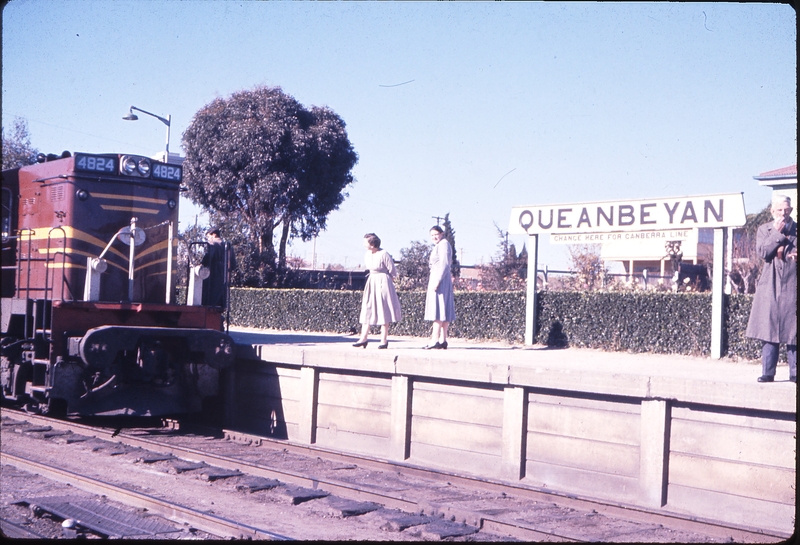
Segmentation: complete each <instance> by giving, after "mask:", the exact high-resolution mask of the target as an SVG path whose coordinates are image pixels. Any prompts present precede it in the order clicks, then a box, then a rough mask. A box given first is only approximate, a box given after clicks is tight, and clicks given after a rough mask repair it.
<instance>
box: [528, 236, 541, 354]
mask: <svg viewBox="0 0 800 545" xmlns="http://www.w3.org/2000/svg"><path fill="white" fill-rule="evenodd" d="M528 248H529V250H528V281H527V283H526V285H525V290H526V298H525V344H526V345H528V346H530V345H532V344H533V343H534V340H535V339H536V324H537V323H538V321H539V316H538V312H537V310H538V308H539V294H538V292H537V291H536V283H537V281H538V274H537V272H536V271H537V270H538V269H539V235H536V234H533V235H528ZM531 279H532V280H531Z"/></svg>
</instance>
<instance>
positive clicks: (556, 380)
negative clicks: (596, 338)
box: [509, 365, 649, 397]
mask: <svg viewBox="0 0 800 545" xmlns="http://www.w3.org/2000/svg"><path fill="white" fill-rule="evenodd" d="M509 383H510V384H513V385H515V386H528V387H532V388H548V389H553V390H564V391H570V392H585V393H592V394H612V395H621V396H631V397H648V387H649V377H647V376H644V375H635V374H622V373H608V372H598V371H589V370H586V369H559V368H558V367H556V368H547V367H539V366H532V365H511V366H509Z"/></svg>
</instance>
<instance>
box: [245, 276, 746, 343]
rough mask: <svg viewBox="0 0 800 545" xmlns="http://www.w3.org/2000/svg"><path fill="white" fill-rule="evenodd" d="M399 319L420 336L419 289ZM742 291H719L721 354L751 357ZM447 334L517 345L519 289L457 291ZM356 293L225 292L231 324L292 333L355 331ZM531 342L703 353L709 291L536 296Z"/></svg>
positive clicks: (405, 300)
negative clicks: (723, 334) (536, 323)
mask: <svg viewBox="0 0 800 545" xmlns="http://www.w3.org/2000/svg"><path fill="white" fill-rule="evenodd" d="M398 297H399V298H400V303H401V305H402V307H403V319H402V320H401V321H400V322H399V323H397V324H394V325H393V326H392V329H391V334H393V335H408V336H415V337H427V336H429V335H430V326H431V325H430V322H426V321H425V320H423V314H424V310H425V293H424V292H422V291H401V292H398ZM751 301H752V296H750V295H732V296H726V302H727V304H726V311H727V312H726V315H725V325H726V341H727V347H728V348H727V355H728V356H730V357H735V358H743V359H756V358H758V357H759V355H760V347H761V344H760V343H759V342H758V341H753V340H751V339H746V338H745V337H744V330H745V328H746V327H747V319H748V316H749V313H750V304H751ZM455 302H456V314H457V316H458V317H457V319H456V321H455V322H454V323H453V324H452V325H451V327H450V335H451V336H453V337H460V338H465V339H474V340H500V341H507V342H510V343H522V342H523V340H524V332H525V293H524V292H521V291H512V292H457V293H456V295H455ZM360 310H361V292H359V291H344V290H342V291H338V290H337V291H334V290H302V289H248V288H236V289H233V290H231V323H232V324H233V325H238V326H246V327H257V328H268V329H278V330H294V331H319V332H329V333H348V332H351V331H354V330H355V331H358V330H360V325H359V323H358V317H359V312H360ZM538 317H539V327H538V333H537V337H536V342H537V343H541V344H546V345H549V346H554V347H558V346H576V347H584V348H597V349H602V350H621V351H629V352H653V353H663V354H687V355H690V354H691V355H708V354H709V350H710V345H711V295H710V294H708V293H666V292H633V293H630V292H621V293H615V292H552V291H543V292H540V294H539V312H538Z"/></svg>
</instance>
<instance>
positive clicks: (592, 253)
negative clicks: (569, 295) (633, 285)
mask: <svg viewBox="0 0 800 545" xmlns="http://www.w3.org/2000/svg"><path fill="white" fill-rule="evenodd" d="M569 260H570V267H569V268H570V270H572V271H575V274H574V275H573V276H572V277H571V278H570V279H569V280H568V281H567V283H568V284H569V287H570V288H571V289H574V290H578V291H588V290H597V289H600V288H602V287H603V286H604V285H605V282H606V280H607V278H608V268H607V267H606V266H605V263H603V260H602V259H601V258H600V245H599V244H572V245H570V247H569Z"/></svg>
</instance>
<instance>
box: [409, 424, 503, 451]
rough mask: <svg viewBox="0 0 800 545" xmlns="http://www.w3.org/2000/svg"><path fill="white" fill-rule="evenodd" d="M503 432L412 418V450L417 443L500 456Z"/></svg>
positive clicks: (475, 425)
mask: <svg viewBox="0 0 800 545" xmlns="http://www.w3.org/2000/svg"><path fill="white" fill-rule="evenodd" d="M502 440H503V430H501V429H500V428H499V427H489V426H479V425H477V424H464V423H461V422H452V421H448V422H445V421H442V420H436V419H432V418H424V417H418V416H412V419H411V448H412V450H413V449H414V445H416V444H417V443H424V444H426V445H432V446H446V447H449V448H454V449H459V450H464V451H471V452H476V453H480V454H491V455H495V456H498V457H499V456H500V455H501V452H502Z"/></svg>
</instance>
